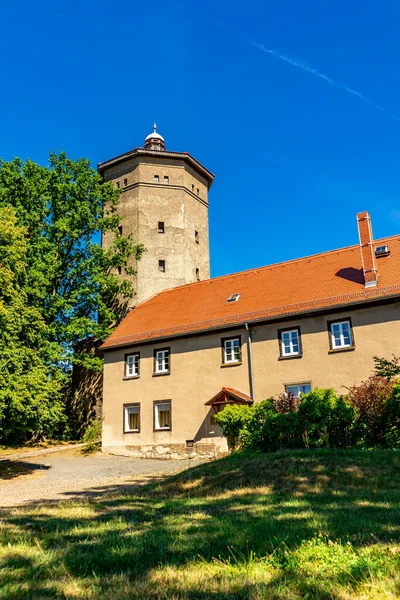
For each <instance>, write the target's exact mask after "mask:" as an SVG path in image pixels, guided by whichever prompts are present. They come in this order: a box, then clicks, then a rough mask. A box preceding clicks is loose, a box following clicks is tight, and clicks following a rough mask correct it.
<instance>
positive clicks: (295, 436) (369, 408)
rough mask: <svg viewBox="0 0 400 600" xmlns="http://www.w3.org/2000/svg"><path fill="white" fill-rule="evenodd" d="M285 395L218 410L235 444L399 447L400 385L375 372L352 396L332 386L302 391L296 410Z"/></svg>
mask: <svg viewBox="0 0 400 600" xmlns="http://www.w3.org/2000/svg"><path fill="white" fill-rule="evenodd" d="M286 407H287V404H286V405H285V403H284V402H282V399H281V398H278V399H277V398H269V399H268V400H265V401H263V402H259V403H257V404H255V405H253V406H252V407H248V406H238V405H228V406H227V407H226V408H225V409H224V410H223V411H221V412H219V413H218V414H217V415H216V421H217V423H218V425H219V426H220V428H221V430H222V433H223V434H224V435H225V436H226V437H227V438H228V442H229V444H230V446H231V447H232V448H234V447H238V448H239V449H240V450H243V451H252V452H254V451H259V452H270V451H274V450H280V449H284V448H321V447H338V448H340V447H345V448H348V447H351V446H361V447H370V446H376V445H384V446H387V447H390V448H394V447H399V448H400V385H399V384H395V383H393V382H388V381H387V380H386V379H384V378H380V377H371V378H370V379H369V380H368V381H367V382H364V383H363V384H361V386H357V387H356V386H355V387H354V388H352V389H351V390H350V392H349V394H348V395H347V396H339V395H337V394H336V392H335V391H334V390H333V389H316V390H313V391H312V392H310V393H309V394H306V395H303V396H302V397H301V399H300V403H299V404H298V407H297V410H289V409H287V408H286Z"/></svg>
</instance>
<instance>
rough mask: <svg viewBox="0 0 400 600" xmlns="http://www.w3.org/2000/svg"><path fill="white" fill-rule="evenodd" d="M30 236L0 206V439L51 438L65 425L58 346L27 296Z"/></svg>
mask: <svg viewBox="0 0 400 600" xmlns="http://www.w3.org/2000/svg"><path fill="white" fill-rule="evenodd" d="M27 253H28V238H27V230H26V228H25V227H19V226H18V224H17V218H16V214H15V211H14V209H13V208H11V207H7V208H0V439H1V440H3V441H5V442H10V441H15V442H20V441H24V440H25V439H27V438H31V437H35V436H38V437H41V436H43V435H54V433H55V431H56V430H57V429H58V428H59V427H60V425H61V424H62V423H63V422H64V421H65V418H64V407H63V403H62V398H61V392H62V387H63V384H64V375H63V374H62V372H61V371H60V370H58V369H57V367H56V364H57V362H58V361H60V360H61V357H62V352H61V347H60V346H59V344H57V343H55V342H53V343H52V342H51V341H49V339H48V337H47V336H46V334H45V332H46V324H45V322H44V319H43V317H42V315H41V313H40V311H38V310H37V308H35V307H34V306H29V304H28V301H27V294H26V282H27V278H28V277H27V275H28V261H27Z"/></svg>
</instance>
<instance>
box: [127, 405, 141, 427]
mask: <svg viewBox="0 0 400 600" xmlns="http://www.w3.org/2000/svg"><path fill="white" fill-rule="evenodd" d="M139 432H140V404H139V403H137V404H124V433H139Z"/></svg>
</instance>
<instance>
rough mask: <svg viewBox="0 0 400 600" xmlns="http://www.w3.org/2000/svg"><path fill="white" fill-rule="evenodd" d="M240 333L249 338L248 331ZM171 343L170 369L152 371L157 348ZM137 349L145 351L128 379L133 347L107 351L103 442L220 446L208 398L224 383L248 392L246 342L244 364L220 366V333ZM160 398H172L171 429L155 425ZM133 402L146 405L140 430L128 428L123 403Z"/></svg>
mask: <svg viewBox="0 0 400 600" xmlns="http://www.w3.org/2000/svg"><path fill="white" fill-rule="evenodd" d="M239 334H241V335H242V341H244V336H245V331H244V330H243V331H239ZM234 335H235V336H236V335H237V333H236V332H235V334H234ZM224 337H226V336H224ZM166 346H168V347H170V349H171V355H170V360H171V364H170V371H171V372H170V374H169V375H161V376H153V351H154V350H156V349H157V348H164V347H166ZM134 351H135V352H140V377H139V378H138V379H124V357H125V354H126V353H128V352H129V350H127V349H122V350H116V351H111V352H106V353H105V366H104V396H103V402H104V403H103V417H104V421H103V446H105V447H110V446H121V445H122V446H126V445H128V446H129V445H146V444H150V445H151V444H155V445H157V444H163V445H171V444H180V443H182V442H185V441H186V440H195V441H196V442H199V443H201V444H209V445H210V446H214V445H215V444H216V445H217V446H218V447H219V446H220V445H221V443H220V442H221V440H220V431H219V428H218V427H217V426H216V425H211V423H210V416H211V414H212V411H211V409H210V408H208V407H205V406H204V404H205V403H206V402H207V401H208V400H209V399H210V398H211V397H212V396H214V395H215V394H216V393H217V392H219V391H221V389H222V387H224V386H233V387H236V388H238V389H239V390H241V391H243V392H245V393H247V394H248V393H249V380H248V375H247V374H248V363H247V353H246V346H245V345H243V347H242V364H240V365H235V366H229V367H226V366H221V363H222V351H221V335H220V334H217V333H215V334H211V335H206V336H199V337H189V338H182V339H178V340H171V341H170V342H167V343H161V344H155V345H150V344H149V345H143V346H136V347H135V349H134ZM155 400H171V407H172V429H171V431H153V402H154V401H155ZM130 402H140V405H141V406H140V408H141V431H140V433H127V434H124V433H123V426H122V425H123V405H124V404H126V403H130ZM224 446H225V444H224V443H223V447H224Z"/></svg>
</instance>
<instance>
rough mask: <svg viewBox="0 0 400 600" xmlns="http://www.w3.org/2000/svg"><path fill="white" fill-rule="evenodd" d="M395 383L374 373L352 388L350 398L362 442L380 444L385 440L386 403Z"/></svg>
mask: <svg viewBox="0 0 400 600" xmlns="http://www.w3.org/2000/svg"><path fill="white" fill-rule="evenodd" d="M394 385H395V383H394V382H393V381H390V380H388V379H386V378H385V377H379V376H377V375H373V376H372V377H370V378H369V379H367V380H366V381H363V382H362V383H361V384H360V385H354V386H352V387H351V388H350V392H349V394H348V397H347V398H348V400H349V402H350V404H352V405H353V406H354V408H355V409H356V412H357V425H356V428H357V431H356V437H357V440H358V442H359V443H361V444H372V445H375V444H380V443H382V442H383V441H384V438H383V435H384V430H385V420H386V418H385V415H386V404H387V402H388V401H389V399H390V398H391V396H392V392H393V388H394Z"/></svg>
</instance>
